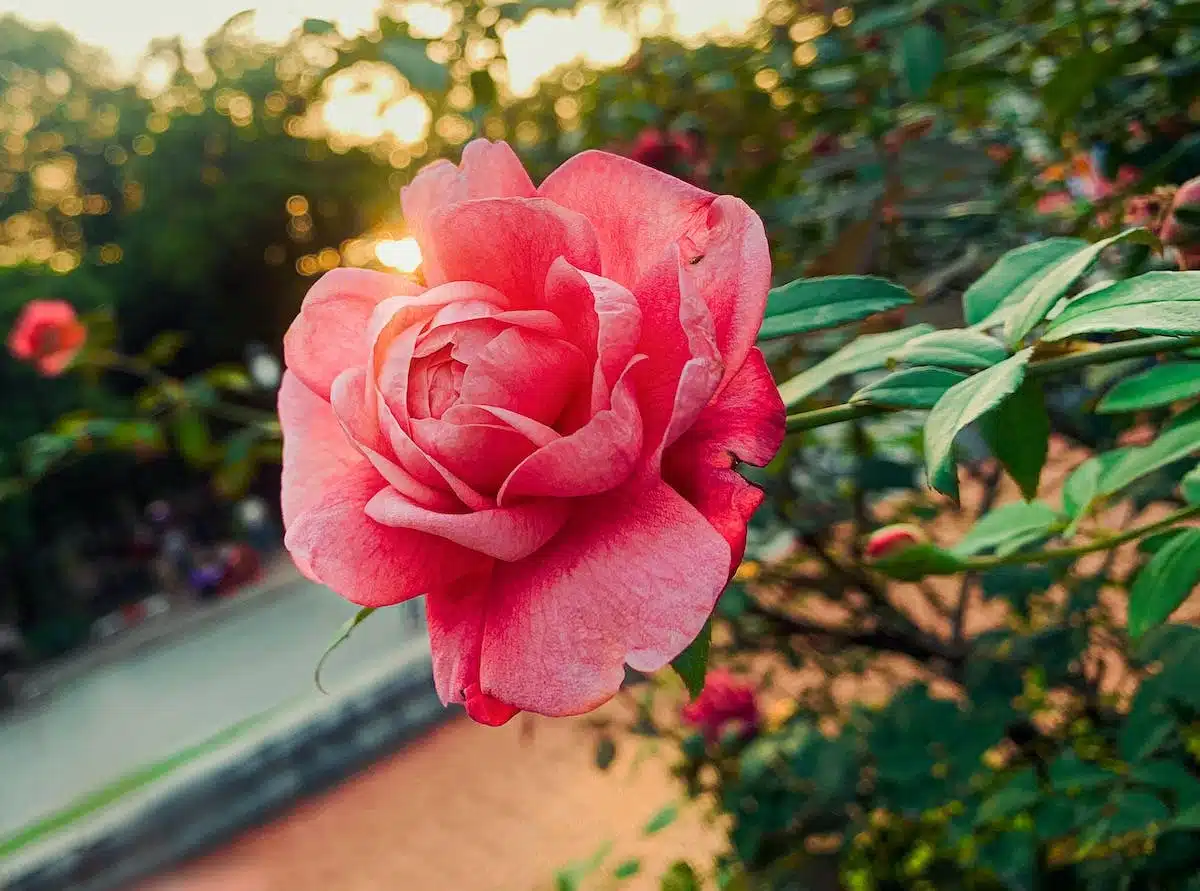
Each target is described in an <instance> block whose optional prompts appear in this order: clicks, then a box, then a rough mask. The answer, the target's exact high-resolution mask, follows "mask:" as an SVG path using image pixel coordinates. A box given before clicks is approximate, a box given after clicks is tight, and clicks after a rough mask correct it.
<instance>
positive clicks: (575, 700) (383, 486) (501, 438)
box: [279, 140, 784, 724]
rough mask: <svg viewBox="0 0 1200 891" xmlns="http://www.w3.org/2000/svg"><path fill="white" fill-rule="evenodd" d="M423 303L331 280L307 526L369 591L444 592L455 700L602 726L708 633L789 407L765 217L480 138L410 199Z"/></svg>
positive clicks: (310, 556) (314, 314) (302, 327)
mask: <svg viewBox="0 0 1200 891" xmlns="http://www.w3.org/2000/svg"><path fill="white" fill-rule="evenodd" d="M401 202H402V204H403V208H404V215H405V219H406V223H407V224H408V226H409V229H410V231H412V233H413V234H414V236H415V237H416V239H417V241H418V243H419V244H420V248H421V255H422V257H423V264H424V265H423V271H424V279H425V282H426V285H427V286H426V287H422V286H420V285H417V284H415V283H414V282H413V281H411V280H409V279H406V278H400V277H396V276H391V275H385V274H382V273H376V272H370V271H367V270H362V269H338V270H335V271H333V272H330V273H328V274H327V275H326V276H325V277H324V278H322V279H321V280H320V281H318V282H317V284H316V285H315V286H314V287H313V288H312V290H311V291H310V292H309V294H308V296H307V297H306V298H305V301H304V305H303V307H302V309H301V312H300V315H299V317H298V318H297V319H296V321H295V322H294V323H293V324H292V327H291V329H290V330H289V331H288V333H287V336H286V338H285V340H284V352H285V358H286V362H287V366H288V370H287V373H286V374H285V376H284V380H283V384H282V387H281V390H280V396H279V409H280V418H281V423H282V426H283V435H284V447H283V517H284V522H285V524H286V527H287V537H286V545H287V547H288V550H289V551H290V552H291V554H292V557H293V559H294V560H295V562H296V564H297V566H299V567H300V569H301V570H302V571H303V572H305V573H306V574H307V575H308V576H310V577H311V578H313V579H316V580H318V581H320V582H323V583H324V584H326V585H328V586H329V587H330V588H332V589H333V590H334V591H336V592H338V593H339V594H341V595H342V596H343V597H345V598H347V599H348V600H351V601H353V602H354V603H358V604H361V605H364V606H373V607H377V606H389V605H392V604H395V603H399V602H401V601H404V600H408V599H409V598H412V597H415V596H417V595H420V594H426V595H428V596H427V599H426V610H427V616H428V624H429V633H430V643H431V645H432V650H433V669H434V680H435V683H436V686H437V690H438V693H439V695H440V696H441V698H442V700H443V701H444V702H447V703H450V702H460V703H463V704H465V706H466V709H467V712H468V713H469V714H470V715H471V716H472V717H473V718H474V719H475V720H477V721H480V722H482V723H486V724H502V723H504V722H505V721H506V720H508V719H509V718H511V717H512V716H513V715H514V714H516V713H517V712H518V711H520V710H527V711H532V712H538V713H541V714H545V715H573V714H579V713H582V712H587V711H590V710H591V709H594V708H596V707H597V706H599V705H600V704H601V703H603V702H605V701H606V700H607V699H608V698H610V697H611V696H612V695H613V693H615V692H616V691H617V689H618V688H619V687H620V685H621V682H622V680H623V678H624V675H625V665H626V664H628V665H630V666H632V667H633V668H635V669H637V670H639V671H654V670H657V669H659V668H662V667H663V666H664V665H666V664H667V663H668V662H670V660H671V659H673V658H674V657H675V656H677V655H678V654H679V653H680V652H681V651H682V650H683V649H684V647H686V646H687V645H688V644H689V643H690V642H691V641H692V640H693V639H694V638H695V637H696V635H697V634H698V633H699V632H700V630H701V628H702V627H703V625H704V622H705V621H706V619H707V618H708V616H709V614H710V613H711V611H712V608H713V605H714V604H715V603H716V599H717V596H718V595H719V594H720V592H721V589H722V588H723V587H724V586H725V583H726V581H727V580H728V579H729V577H730V575H731V573H732V572H733V570H734V569H735V568H736V567H737V565H738V563H739V561H740V559H741V556H742V553H743V551H744V549H745V541H746V523H747V521H748V520H749V518H750V515H751V513H753V511H754V510H755V508H757V506H758V505H759V503H760V502H761V501H762V497H763V496H762V493H761V492H760V491H759V490H758V489H757V488H755V487H754V486H751V485H750V484H749V483H747V482H746V481H745V480H743V479H742V477H741V476H740V475H739V474H738V473H737V472H736V471H735V470H734V464H735V462H736V461H739V460H741V461H746V462H749V463H751V464H758V465H763V464H766V463H767V462H768V461H770V459H771V458H772V456H773V455H774V454H775V452H776V450H777V449H778V448H779V444H780V442H781V441H782V438H783V426H784V409H783V404H782V401H781V400H780V398H779V392H778V390H777V388H776V386H775V383H774V381H773V380H772V378H771V374H770V371H769V370H768V368H767V365H766V362H765V361H764V359H763V356H762V354H761V353H760V352H759V351H758V349H757V348H756V347H755V346H754V341H755V337H756V335H757V333H758V328H759V325H760V323H761V321H762V316H763V310H764V307H765V304H766V296H767V289H768V287H769V286H770V258H769V254H768V250H767V241H766V236H765V234H764V231H763V226H762V222H761V221H760V220H759V218H758V217H757V216H756V215H755V214H754V212H753V211H752V210H750V208H749V207H748V206H747V205H746V204H745V203H744V202H742V201H740V200H738V199H737V198H732V197H728V196H720V197H719V196H716V195H712V194H710V193H708V192H705V191H702V190H701V189H698V188H696V187H694V186H691V185H688V184H687V183H684V182H682V181H680V180H678V179H674V178H672V177H670V176H667V175H666V174H663V173H660V172H658V171H656V170H652V169H650V168H649V167H645V166H643V165H640V164H637V163H636V162H634V161H631V160H629V159H627V158H621V157H618V156H615V155H610V154H605V153H603V152H586V153H584V154H581V155H578V156H576V157H575V158H572V159H571V160H570V161H568V162H567V163H566V164H564V165H563V166H562V167H560V168H559V169H558V170H556V171H555V172H554V173H552V174H551V175H550V177H549V178H548V179H547V180H546V181H545V182H543V183H542V184H541V186H540V187H535V186H534V185H533V183H532V182H531V181H530V179H529V176H528V175H527V174H526V173H525V170H524V169H523V168H522V166H521V163H520V161H519V160H518V159H517V157H516V155H515V154H513V152H512V150H511V149H510V148H509V147H508V146H507V145H505V144H503V143H489V142H487V141H484V140H479V141H476V142H473V143H471V144H470V145H468V146H467V147H466V149H465V150H464V152H463V160H462V164H461V165H459V166H455V165H454V164H451V163H449V162H447V161H438V162H436V163H434V164H432V165H430V166H428V167H426V168H425V169H424V170H422V171H421V172H420V174H418V176H417V177H416V179H415V180H413V182H412V184H411V185H409V186H408V187H407V188H405V189H404V190H403V192H402V193H401Z"/></svg>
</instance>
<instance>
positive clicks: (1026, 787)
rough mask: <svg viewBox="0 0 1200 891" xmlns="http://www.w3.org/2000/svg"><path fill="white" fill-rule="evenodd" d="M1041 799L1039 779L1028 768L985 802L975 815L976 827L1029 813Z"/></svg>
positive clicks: (1017, 774)
mask: <svg viewBox="0 0 1200 891" xmlns="http://www.w3.org/2000/svg"><path fill="white" fill-rule="evenodd" d="M1039 798H1041V792H1040V790H1039V789H1038V783H1037V777H1036V776H1035V775H1034V773H1033V769H1032V768H1029V767H1026V768H1024V769H1022V770H1020V771H1018V772H1017V773H1016V774H1014V775H1013V778H1012V779H1011V780H1009V781H1008V782H1007V783H1006V784H1005V785H1004V786H1003V787H1001V788H1000V789H999V790H997V791H996V792H993V793H992V794H991V795H989V796H988V797H987V798H985V799H984V800H983V803H982V804H981V805H980V806H979V810H978V811H977V812H976V814H975V825H976V826H980V825H983V824H985V823H995V822H998V821H1000V820H1007V819H1008V818H1009V817H1013V816H1016V815H1017V814H1019V813H1021V812H1022V811H1027V810H1029V809H1030V808H1031V807H1033V806H1034V805H1035V804H1037V802H1038V799H1039Z"/></svg>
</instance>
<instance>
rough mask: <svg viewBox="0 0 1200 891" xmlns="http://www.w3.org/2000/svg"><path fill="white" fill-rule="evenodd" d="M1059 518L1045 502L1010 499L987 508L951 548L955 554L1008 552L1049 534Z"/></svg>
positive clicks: (960, 555)
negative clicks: (1008, 501) (992, 507)
mask: <svg viewBox="0 0 1200 891" xmlns="http://www.w3.org/2000/svg"><path fill="white" fill-rule="evenodd" d="M1059 522H1060V517H1059V515H1058V514H1057V513H1056V512H1055V511H1054V508H1052V507H1050V505H1048V504H1045V503H1043V502H1041V501H1013V502H1011V503H1009V504H1004V505H1001V506H1000V507H997V508H995V509H993V510H991V511H988V513H986V514H985V515H984V516H983V517H981V518H980V519H979V521H978V522H977V523H976V524H975V525H974V526H973V527H971V531H969V532H968V533H967V534H966V535H964V536H963V538H962V540H961V541H959V543H958V544H956V545H955V546H954V547H953V548H951V551H952V552H953V553H954V554H956V555H958V556H959V557H972V556H974V555H975V554H979V553H982V552H984V551H995V552H996V553H997V554H999V555H1004V554H1012V553H1014V552H1016V551H1019V550H1020V549H1021V548H1023V547H1025V546H1026V545H1028V544H1032V543H1033V542H1035V541H1040V540H1042V539H1044V538H1046V537H1048V536H1050V535H1051V534H1053V532H1054V530H1055V528H1056V526H1057V525H1058V524H1059Z"/></svg>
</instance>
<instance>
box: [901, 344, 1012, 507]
mask: <svg viewBox="0 0 1200 891" xmlns="http://www.w3.org/2000/svg"><path fill="white" fill-rule="evenodd" d="M1032 354H1033V350H1032V349H1024V350H1021V352H1019V353H1017V354H1016V355H1014V356H1011V357H1009V358H1008V359H1005V360H1004V361H1003V362H1000V363H999V364H997V365H993V366H992V367H991V368H988V369H986V370H985V371H981V372H979V373H978V374H974V375H972V376H971V377H969V378H967V379H966V380H964V381H962V382H960V383H957V384H955V385H954V386H953V387H951V388H950V389H949V390H947V391H946V393H945V395H943V396H942V398H941V399H939V400H938V402H937V405H935V406H934V407H933V409H932V410H931V411H930V412H929V418H928V419H927V420H926V422H925V467H926V470H927V472H928V474H929V481H930V485H932V486H933V487H934V488H936V489H938V491H941V492H946V493H948V494H949V493H953V492H954V491H955V489H956V485H955V482H956V474H955V473H954V464H953V460H954V458H953V449H954V437H955V436H957V435H958V433H959V432H960V431H961V430H962V429H963V428H964V427H966V426H967V425H968V424H970V423H972V422H973V421H977V420H978V419H979V418H980V417H982V416H983V415H984V414H986V413H987V412H989V411H991V410H992V409H993V408H995V407H996V406H997V405H999V404H1000V402H1001V401H1002V400H1003V399H1005V398H1007V397H1008V396H1011V395H1012V394H1013V393H1014V392H1015V391H1016V389H1017V388H1018V387H1019V386H1021V383H1022V381H1024V380H1025V366H1026V365H1027V364H1028V363H1029V357H1030V356H1031V355H1032Z"/></svg>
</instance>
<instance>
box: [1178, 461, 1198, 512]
mask: <svg viewBox="0 0 1200 891" xmlns="http://www.w3.org/2000/svg"><path fill="white" fill-rule="evenodd" d="M1179 488H1180V490H1182V492H1183V497H1184V500H1185V501H1187V503H1188V504H1200V464H1197V465H1196V466H1195V467H1193V468H1192V469H1191V470H1189V471H1188V472H1187V475H1186V476H1184V478H1183V479H1182V480H1180V481H1179Z"/></svg>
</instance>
